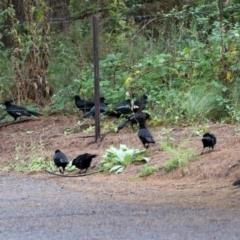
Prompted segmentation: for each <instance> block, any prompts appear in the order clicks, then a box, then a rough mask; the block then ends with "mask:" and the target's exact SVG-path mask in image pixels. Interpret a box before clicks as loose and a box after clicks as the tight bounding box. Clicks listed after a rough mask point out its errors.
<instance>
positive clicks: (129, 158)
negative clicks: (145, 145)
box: [100, 145, 149, 174]
mask: <svg viewBox="0 0 240 240" xmlns="http://www.w3.org/2000/svg"><path fill="white" fill-rule="evenodd" d="M145 151H146V149H130V148H128V147H127V146H126V145H120V147H119V149H117V148H115V147H110V148H109V149H108V150H107V151H106V154H105V155H104V156H103V160H102V161H101V162H100V169H101V170H103V171H108V172H115V173H116V174H118V173H121V172H123V170H124V169H125V168H126V167H127V166H128V165H129V164H131V163H142V162H144V163H146V162H149V158H146V157H143V155H142V154H143V153H144V152H145Z"/></svg>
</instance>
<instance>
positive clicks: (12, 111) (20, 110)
mask: <svg viewBox="0 0 240 240" xmlns="http://www.w3.org/2000/svg"><path fill="white" fill-rule="evenodd" d="M2 105H4V106H5V107H6V110H7V113H8V114H9V115H10V116H12V117H13V118H14V121H16V120H17V118H19V117H20V118H21V116H28V117H30V116H31V115H34V116H36V117H39V116H42V114H40V113H37V112H34V111H31V110H28V109H27V108H25V107H20V106H17V105H13V104H12V103H11V102H10V101H5V102H4V103H2Z"/></svg>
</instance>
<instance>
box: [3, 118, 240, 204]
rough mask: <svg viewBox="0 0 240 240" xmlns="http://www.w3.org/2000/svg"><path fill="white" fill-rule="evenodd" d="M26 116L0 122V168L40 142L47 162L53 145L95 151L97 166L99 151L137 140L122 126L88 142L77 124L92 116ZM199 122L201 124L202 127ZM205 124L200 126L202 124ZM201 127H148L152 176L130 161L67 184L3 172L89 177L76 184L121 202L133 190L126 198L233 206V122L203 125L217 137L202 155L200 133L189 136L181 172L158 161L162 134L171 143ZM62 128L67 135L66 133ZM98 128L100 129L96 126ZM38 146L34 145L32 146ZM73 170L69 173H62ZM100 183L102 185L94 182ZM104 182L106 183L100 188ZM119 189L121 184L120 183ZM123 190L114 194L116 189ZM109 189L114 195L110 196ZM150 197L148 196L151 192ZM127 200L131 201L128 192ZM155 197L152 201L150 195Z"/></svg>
mask: <svg viewBox="0 0 240 240" xmlns="http://www.w3.org/2000/svg"><path fill="white" fill-rule="evenodd" d="M23 119H24V118H23ZM27 119H28V120H26V121H22V122H16V123H14V124H10V125H7V126H3V125H4V124H6V122H5V123H1V125H0V131H1V134H0V152H1V155H0V168H1V169H2V168H3V167H4V166H6V165H8V164H11V163H12V162H14V161H15V160H14V159H15V158H16V156H17V155H26V156H29V155H30V154H33V153H32V149H34V148H35V147H39V148H40V144H41V146H42V147H43V150H44V151H43V154H44V156H45V157H46V158H47V159H49V161H52V156H53V154H54V151H55V150H56V149H60V150H62V151H63V152H65V153H66V154H67V156H68V157H69V158H70V159H72V158H73V157H75V156H77V155H78V154H81V153H84V152H89V153H96V154H98V157H97V158H96V159H94V161H93V162H92V167H93V168H94V166H97V164H98V163H99V161H100V160H101V156H102V155H103V154H104V153H105V150H106V149H107V148H109V147H110V146H115V147H118V146H119V145H120V144H125V145H127V146H128V147H130V148H141V147H142V144H141V142H140V140H139V139H138V137H137V133H136V132H133V131H132V129H131V128H130V127H129V128H126V129H123V130H122V131H121V132H120V133H109V134H108V135H106V136H105V137H104V138H103V140H102V141H99V142H98V143H94V137H85V136H92V135H94V132H93V133H85V132H83V129H86V128H87V126H88V125H89V124H91V123H94V121H93V120H86V124H83V125H82V127H79V125H77V122H78V121H79V116H78V115H77V114H75V115H72V116H60V115H52V116H43V117H40V118H27ZM10 121H11V120H10ZM202 127H203V126H202ZM205 127H206V126H205ZM200 128H201V126H196V127H164V126H158V127H149V129H150V130H151V131H152V133H153V135H154V138H155V140H156V142H157V143H156V144H155V145H151V146H150V148H149V150H148V152H147V156H149V157H150V158H151V160H150V165H157V166H160V169H159V170H158V171H157V172H155V173H154V174H153V175H151V176H149V177H145V178H136V177H137V176H138V174H139V169H140V168H141V167H142V165H131V166H129V167H127V168H126V169H125V170H124V172H123V173H121V174H118V175H115V174H105V173H98V174H94V175H90V176H88V177H87V178H84V177H79V178H71V181H70V182H71V184H70V183H69V178H67V179H68V181H66V178H60V177H56V176H50V175H49V174H47V173H46V172H44V171H33V172H24V173H16V172H14V171H9V172H6V171H5V172H4V175H6V174H8V175H9V174H12V175H15V174H17V175H19V174H20V175H21V174H22V175H24V176H28V177H31V178H39V179H44V178H46V179H48V180H49V181H57V182H59V184H64V185H65V186H66V184H69V187H70V188H78V187H79V181H81V183H84V182H87V181H88V182H91V183H92V184H90V185H89V184H82V186H81V188H82V189H85V190H86V191H87V190H91V189H93V190H94V192H95V193H96V192H98V193H99V194H98V196H99V198H102V199H104V198H106V197H109V196H110V195H111V196H112V197H113V198H114V197H115V198H118V200H121V201H124V199H125V198H126V196H127V195H126V194H124V193H131V192H132V193H133V192H134V194H132V201H136V198H137V199H138V201H145V202H149V201H150V202H154V201H158V203H159V202H161V201H170V202H171V201H174V198H175V200H177V199H179V198H181V199H182V203H183V204H184V203H185V204H191V202H192V204H193V205H194V204H195V203H199V202H202V203H205V204H208V205H214V206H217V205H219V206H221V207H223V208H231V209H232V208H235V207H236V208H238V200H237V199H239V197H240V191H239V189H238V188H236V187H233V186H232V183H233V181H235V180H237V179H238V178H240V157H239V155H238V152H239V145H240V135H238V133H239V131H238V126H235V125H228V124H209V125H208V129H209V130H210V132H211V133H214V134H215V135H216V136H217V144H216V146H215V149H214V151H213V152H208V149H205V152H206V153H205V154H203V155H200V153H201V151H202V143H201V136H193V137H192V138H191V140H190V143H189V147H192V148H196V149H197V151H196V157H197V160H196V161H194V162H192V163H191V164H190V165H189V167H188V171H187V174H186V175H185V176H183V175H182V173H181V171H180V170H176V171H173V172H171V173H165V172H164V171H163V170H162V169H161V166H162V164H163V163H164V162H166V161H167V160H168V159H169V156H168V155H167V154H166V152H164V151H161V149H160V145H159V141H160V139H161V141H164V140H166V138H167V135H169V133H170V135H171V137H172V138H173V139H174V143H176V145H177V144H178V143H180V142H181V141H184V140H185V139H187V138H188V137H189V136H190V135H191V134H192V132H196V130H197V129H200ZM66 132H68V134H66ZM102 132H103V130H102ZM34 151H38V150H34ZM67 174H74V173H67ZM100 182H102V183H104V189H103V188H101V185H99V184H97V183H100ZM114 183H116V184H118V185H119V186H122V187H123V189H124V190H119V188H116V184H114ZM126 183H127V184H126ZM106 186H107V187H106ZM166 187H167V191H165V196H164V199H163V198H161V194H162V191H154V189H164V188H166ZM120 188H121V187H120ZM151 189H152V190H153V193H154V196H155V197H151V198H149V196H148V195H146V192H149V191H150V190H151ZM121 191H122V193H123V194H119V192H121ZM115 192H118V194H116V195H114V193H115ZM151 196H153V195H151ZM127 199H128V201H131V197H130V198H129V195H128V197H127ZM156 199H157V200H156Z"/></svg>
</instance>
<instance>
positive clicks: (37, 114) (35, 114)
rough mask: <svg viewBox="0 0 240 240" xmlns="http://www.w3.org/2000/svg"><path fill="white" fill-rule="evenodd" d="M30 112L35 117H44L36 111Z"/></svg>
mask: <svg viewBox="0 0 240 240" xmlns="http://www.w3.org/2000/svg"><path fill="white" fill-rule="evenodd" d="M28 112H29V113H30V114H31V115H34V116H36V117H40V116H42V114H40V113H38V112H34V111H31V110H28Z"/></svg>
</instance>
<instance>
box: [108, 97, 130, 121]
mask: <svg viewBox="0 0 240 240" xmlns="http://www.w3.org/2000/svg"><path fill="white" fill-rule="evenodd" d="M130 113H132V109H131V100H130V99H127V100H124V101H122V102H120V103H117V104H116V105H115V106H114V107H113V108H112V109H110V110H108V111H106V113H105V114H104V115H108V116H114V117H118V118H119V117H120V116H121V115H123V114H130Z"/></svg>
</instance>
